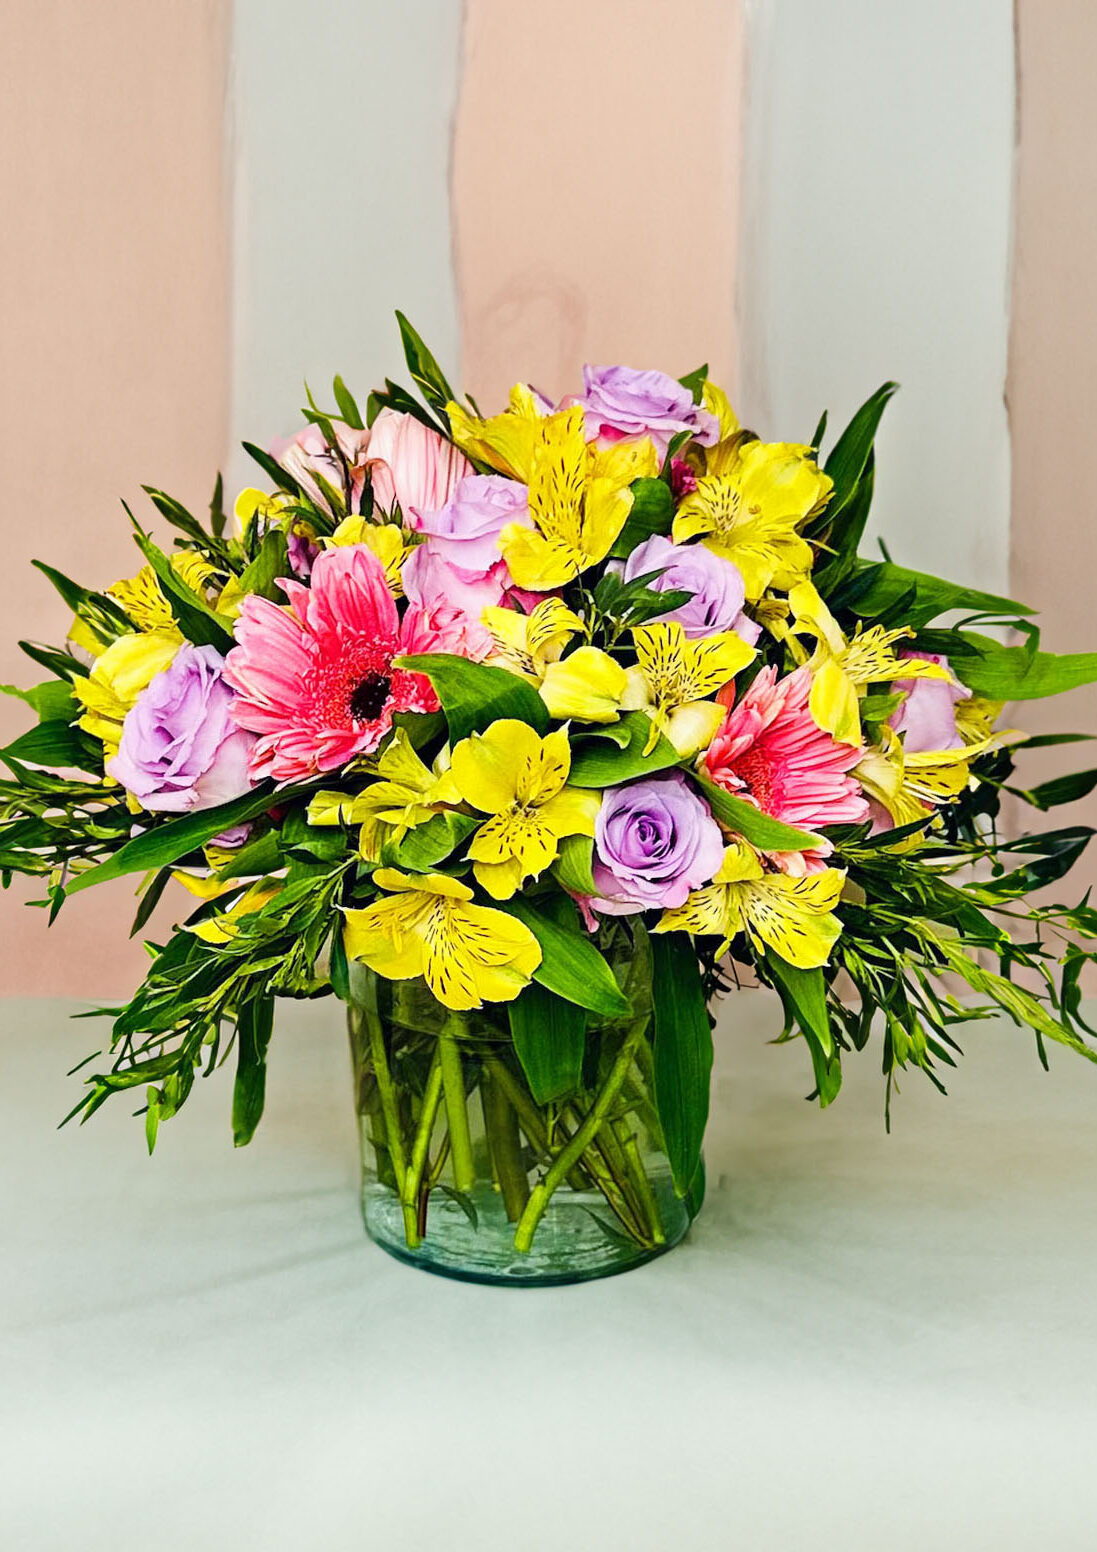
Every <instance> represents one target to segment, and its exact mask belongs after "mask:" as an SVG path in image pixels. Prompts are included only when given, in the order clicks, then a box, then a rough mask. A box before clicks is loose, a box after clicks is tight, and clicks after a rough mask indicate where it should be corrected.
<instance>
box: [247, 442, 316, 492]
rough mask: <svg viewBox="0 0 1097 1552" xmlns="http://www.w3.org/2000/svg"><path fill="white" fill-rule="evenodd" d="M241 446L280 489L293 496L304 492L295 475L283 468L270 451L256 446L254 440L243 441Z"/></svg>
mask: <svg viewBox="0 0 1097 1552" xmlns="http://www.w3.org/2000/svg"><path fill="white" fill-rule="evenodd" d="M241 446H242V447H243V449H244V451H245V453H247V455H248V457H249V458H253V459H254V460H255V462H256V463H257V464H258V465H259V467H260V468H261V469H262V471H263V473H264V474H265V475H266V476H267V478H268V479H269V480H271V481H272V482H273V483H274V484H275V485H277V486H278V488H279V490H284V491H288V493H289V494H290V495H291V496H300V495H301V494H302V491H301V487H300V485H298V483H297V481H296V480H295V479H294V477H293V475H292V474H289V473H288V472H287V471H286V470H285V469H283V468H282V465H281V464H280V463H279V462H278V461H277V460H276V459H274V458H272V457H271V455H270V454H269V453H265V452H264V451H263V449H262V448H261V447H256V445H255V443H254V442H243V443H241Z"/></svg>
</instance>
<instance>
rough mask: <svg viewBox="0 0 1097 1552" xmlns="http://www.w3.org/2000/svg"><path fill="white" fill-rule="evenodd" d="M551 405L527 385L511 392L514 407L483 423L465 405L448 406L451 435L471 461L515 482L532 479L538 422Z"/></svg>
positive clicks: (522, 385) (523, 384) (516, 387)
mask: <svg viewBox="0 0 1097 1552" xmlns="http://www.w3.org/2000/svg"><path fill="white" fill-rule="evenodd" d="M547 408H548V406H547V405H544V404H543V403H542V401H540V400H539V399H538V397H537V395H536V394H535V393H534V392H533V390H532V388H529V387H528V386H527V385H526V384H525V383H515V385H514V387H513V388H512V389H511V390H510V408H509V409H507V410H504V411H503V413H502V414H501V415H492V416H491V417H490V419H488V420H483V419H481V418H480V417H479V416H477V415H471V414H470V413H469V411H468V410H466V409H465V408H464V406H463V405H461V404H447V405H446V414H447V416H448V417H449V431H450V436H451V437H452V438H453V440H454V442H455V443H456V444H457V446H458V447H459V448H460V449H461V451H462V452H463V453H467V454H468V456H469V457H470V458H476V459H479V461H480V462H481V463H487V464H490V465H491V467H492V468H493V469H498V470H499V472H500V474H509V475H510V477H511V479H514V480H521V481H522V482H523V484H525V483H526V482H527V481H528V480H529V476H530V469H531V467H532V465H533V445H534V442H535V441H536V438H537V427H538V422H539V421H540V420H541V419H542V418H543V416H544V415H545V413H546V410H547Z"/></svg>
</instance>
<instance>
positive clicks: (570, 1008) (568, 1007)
mask: <svg viewBox="0 0 1097 1552" xmlns="http://www.w3.org/2000/svg"><path fill="white" fill-rule="evenodd" d="M507 1011H508V1014H509V1016H510V1032H511V1036H512V1038H513V1040H514V1049H515V1051H516V1052H517V1054H518V1060H519V1061H520V1062H521V1064H522V1071H523V1072H524V1073H525V1075H526V1081H527V1082H528V1083H529V1087H530V1092H531V1093H532V1095H533V1097H534V1099H535V1100H536V1102H537V1103H538V1104H539V1105H547V1104H549V1103H551V1101H552V1100H554V1099H562V1098H563V1096H564V1095H565V1094H571V1093H573V1092H574V1091H575V1090H576V1089H577V1088H578V1087H579V1083H580V1080H581V1078H582V1074H583V1054H584V1052H585V1050H586V1042H587V1016H586V1013H585V1011H584V1009H582V1008H580V1007H577V1006H576V1004H575V1003H574V1002H568V1001H565V999H564V998H562V997H558V996H557V995H556V993H555V992H550V991H549V990H548V988H547V987H546V986H541V985H539V984H538V983H537V982H536V981H531V982H530V984H529V985H528V986H527V987H526V988H525V990H524V991H522V992H521V993H519V995H518V996H517V997H516V998H515V999H514V1001H513V1002H510V1003H508V1004H507Z"/></svg>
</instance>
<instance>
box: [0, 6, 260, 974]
mask: <svg viewBox="0 0 1097 1552" xmlns="http://www.w3.org/2000/svg"><path fill="white" fill-rule="evenodd" d="M229 16H230V0H188V3H186V4H183V3H181V0H174V3H167V4H165V3H159V4H155V5H153V4H149V3H148V0H111V3H110V4H109V5H103V4H100V5H90V4H87V3H82V0H9V3H8V4H7V5H5V7H4V20H3V29H2V30H3V66H2V67H0V69H2V75H3V87H2V89H0V209H2V210H3V212H4V226H5V231H4V242H3V245H2V247H0V342H2V344H0V348H2V350H3V352H4V358H5V367H4V371H3V374H2V376H0V424H2V425H3V426H4V427H6V444H7V446H6V456H5V459H4V507H3V533H4V565H5V575H6V577H7V579H8V582H7V586H6V588H5V595H4V599H5V607H4V610H3V624H4V628H3V631H2V632H0V680H3V681H5V682H12V681H15V682H17V683H19V684H23V685H26V684H33V683H34V682H35V681H36V678H41V677H42V675H41V673H39V672H38V671H37V670H36V669H35V667H34V665H33V664H31V663H30V662H29V661H28V660H27V659H26V658H24V657H23V655H22V654H21V653H20V652H19V651H18V650H17V648H16V646H15V641H16V639H17V638H18V637H21V636H29V637H36V638H38V639H46V640H55V641H57V640H61V639H63V637H64V633H65V629H66V625H67V615H66V611H65V609H64V607H63V605H62V604H61V603H60V601H59V600H58V599H57V598H56V596H55V595H54V594H53V593H52V591H51V589H50V587H49V585H48V583H47V582H46V581H45V579H44V578H42V577H39V576H38V575H37V574H36V573H35V572H33V571H31V570H30V566H29V562H30V558H31V557H32V556H37V557H39V558H41V559H48V560H50V561H51V562H53V563H54V564H55V565H57V566H58V567H60V569H61V570H63V571H65V572H67V573H69V574H70V575H73V576H75V577H78V578H80V579H82V580H84V581H87V582H92V583H98V584H100V585H107V584H109V583H111V582H113V581H114V580H116V579H117V578H118V577H120V576H124V575H128V574H132V573H133V572H134V571H135V570H137V568H138V561H139V559H140V557H139V556H138V554H137V551H136V550H135V548H134V547H133V545H132V544H131V543H130V541H129V540H128V538H127V525H126V522H125V519H124V516H123V515H122V513H121V510H120V508H119V505H118V498H119V496H120V495H125V496H126V498H127V499H128V500H130V502H131V504H133V503H135V502H138V501H142V502H143V501H144V499H145V498H144V497H143V496H142V495H141V491H140V489H139V485H140V482H141V481H145V482H146V483H149V484H158V485H163V486H165V487H166V488H168V489H169V490H171V491H173V492H174V493H176V494H178V495H179V496H180V497H181V498H182V499H183V500H185V501H194V502H201V501H203V500H208V496H209V486H210V484H211V483H212V475H213V473H214V472H215V471H216V469H217V466H218V464H219V463H220V461H221V460H222V458H223V456H224V451H225V448H224V439H225V427H226V423H227V413H228V396H227V386H228V344H229V334H228V297H227V273H228V271H227V263H228V250H227V241H226V232H227V222H226V189H225V185H224V178H223V165H224V120H225V71H226V61H227V42H228V24H229ZM150 510H151V509H150ZM27 715H29V713H27ZM24 726H26V716H25V715H24V708H22V707H21V706H20V704H19V703H18V702H16V701H9V700H8V699H7V698H3V700H2V701H0V732H2V734H3V735H4V736H5V737H6V738H10V737H12V736H14V734H16V733H17V732H20V731H22V729H23V727H24ZM25 892H29V893H31V894H40V893H41V891H40V890H35V889H32V890H30V891H25ZM19 893H20V891H19V890H18V888H17V887H13V889H12V891H11V893H10V894H9V895H7V896H5V897H4V898H3V900H2V902H0V956H2V959H0V983H2V987H3V991H4V992H6V993H18V992H28V993H29V992H38V993H41V992H51V991H52V992H56V993H80V994H83V995H90V996H96V995H99V996H102V995H108V994H117V993H118V992H120V991H122V990H123V989H124V988H125V987H126V986H128V985H130V984H132V982H133V981H134V980H135V979H136V977H137V975H138V974H139V972H140V966H141V963H142V959H143V955H142V953H141V950H140V948H139V947H138V946H137V945H135V944H129V943H127V942H126V936H125V934H126V931H127V930H128V926H129V919H130V917H131V916H132V911H133V905H132V899H131V895H132V889H131V888H128V887H127V886H125V885H120V886H118V887H117V888H116V889H115V890H114V892H113V894H112V893H111V892H109V891H105V892H103V893H102V894H98V895H96V896H95V897H88V896H85V897H83V898H81V899H78V900H74V901H72V902H71V903H70V904H69V905H68V906H67V907H66V909H65V911H64V912H63V913H62V915H61V918H60V919H59V921H58V923H57V925H56V926H55V927H54V928H53V929H52V931H51V932H50V934H49V936H48V937H47V936H46V932H45V927H44V922H43V919H42V917H41V915H40V913H38V912H34V911H28V910H24V909H21V908H20V907H19V905H18V904H17V896H18V895H19ZM123 923H124V926H123ZM45 967H48V968H45Z"/></svg>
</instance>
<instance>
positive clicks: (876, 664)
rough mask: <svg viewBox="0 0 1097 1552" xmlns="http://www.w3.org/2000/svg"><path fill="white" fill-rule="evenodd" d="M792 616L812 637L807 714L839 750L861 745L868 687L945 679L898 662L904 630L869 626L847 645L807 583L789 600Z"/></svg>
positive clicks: (909, 661)
mask: <svg viewBox="0 0 1097 1552" xmlns="http://www.w3.org/2000/svg"><path fill="white" fill-rule="evenodd" d="M789 603H790V604H791V606H792V612H793V615H794V616H795V618H794V620H793V623H792V630H793V632H794V633H796V634H798V635H807V636H814V637H815V638H816V643H817V644H816V648H815V651H814V653H813V655H812V657H811V659H810V661H809V666H810V668H811V671H812V681H811V699H810V702H809V705H810V707H811V714H812V716H813V717H814V718H815V721H816V722H817V723H818V725H819V726H820V727H821V728H822V729H823V730H824V731H825V732H827V733H829V734H830V735H831V737H832V738H835V739H837V741H838V742H839V743H840V744H859V743H860V742H861V713H860V707H859V700H860V697H861V696H862V695H863V694H864V691H865V686H866V685H869V684H880V683H890V682H891V681H892V680H895V679H948V678H949V677H950V675H949V671H948V669H947V668H945V667H943V666H942V665H941V664H939V663H930V662H927V661H926V660H925V659H923V658H911V657H904V658H901V657H897V656H896V654H895V653H894V652H893V651H892V650H891V649H892V645H893V643H895V642H896V641H904V640H908V639H909V638H910V637H911V636H913V634H914V632H913V631H911V630H910V629H908V628H907V627H906V626H904V627H902V628H901V629H899V630H885V628H884V627H883V626H882V625H870V626H869V628H868V629H867V630H862V631H860V632H859V633H858V634H857V635H856V636H854V637H853V639H852V641H847V640H846V638H845V637H844V636H843V634H842V632H841V630H840V629H839V627H838V622H837V621H836V620H835V618H834V616H833V615H832V614H831V612H830V610H829V609H828V608H827V606H826V604H825V603H824V602H823V600H822V599H821V598H820V597H819V594H818V591H817V590H816V588H815V587H814V586H813V585H812V584H811V583H810V582H802V583H800V585H799V586H797V587H794V588H793V590H792V592H791V593H790V594H789Z"/></svg>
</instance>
